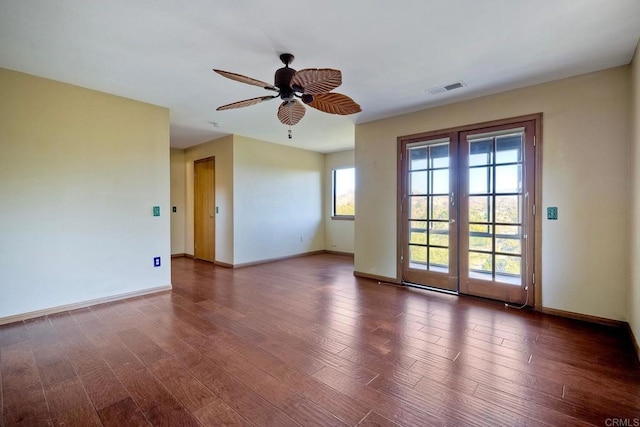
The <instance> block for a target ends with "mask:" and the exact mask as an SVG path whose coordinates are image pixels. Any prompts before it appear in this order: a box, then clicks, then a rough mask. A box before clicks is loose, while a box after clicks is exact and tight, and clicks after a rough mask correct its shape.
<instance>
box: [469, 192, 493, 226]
mask: <svg viewBox="0 0 640 427" xmlns="http://www.w3.org/2000/svg"><path fill="white" fill-rule="evenodd" d="M491 204H492V201H491V196H469V222H491V221H492V220H493V216H492V206H491Z"/></svg>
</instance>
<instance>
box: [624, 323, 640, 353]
mask: <svg viewBox="0 0 640 427" xmlns="http://www.w3.org/2000/svg"><path fill="white" fill-rule="evenodd" d="M627 331H628V332H629V338H630V339H631V343H632V344H633V349H634V350H635V351H636V357H637V358H638V361H640V346H639V345H638V340H637V339H636V336H635V335H634V334H633V329H631V325H630V324H628V323H627Z"/></svg>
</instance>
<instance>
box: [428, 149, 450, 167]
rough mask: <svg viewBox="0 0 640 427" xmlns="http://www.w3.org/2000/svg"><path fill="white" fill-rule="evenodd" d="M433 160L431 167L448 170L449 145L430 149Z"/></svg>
mask: <svg viewBox="0 0 640 427" xmlns="http://www.w3.org/2000/svg"><path fill="white" fill-rule="evenodd" d="M429 154H430V156H431V157H430V159H431V165H430V167H431V168H432V169H433V168H448V167H449V144H437V145H431V146H430V147H429Z"/></svg>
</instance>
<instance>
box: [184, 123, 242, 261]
mask: <svg viewBox="0 0 640 427" xmlns="http://www.w3.org/2000/svg"><path fill="white" fill-rule="evenodd" d="M209 157H215V191H216V206H217V207H218V213H217V214H216V219H215V221H216V222H215V228H216V232H215V238H216V247H215V260H216V262H220V263H223V264H228V265H232V264H233V263H234V256H233V246H234V244H233V239H234V238H233V212H234V209H233V191H234V189H233V136H232V135H229V136H225V137H223V138H219V139H216V140H213V141H209V142H205V143H204V144H200V145H196V146H194V147H190V148H187V149H186V150H185V151H184V161H185V171H186V179H185V183H186V187H185V201H186V209H185V230H186V231H185V250H184V252H185V253H186V254H189V255H193V254H194V251H193V232H194V228H193V226H194V224H193V209H194V208H193V162H194V161H196V160H200V159H206V158H209Z"/></svg>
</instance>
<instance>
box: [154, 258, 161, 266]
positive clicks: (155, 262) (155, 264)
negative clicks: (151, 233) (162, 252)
mask: <svg viewBox="0 0 640 427" xmlns="http://www.w3.org/2000/svg"><path fill="white" fill-rule="evenodd" d="M153 266H154V267H160V257H159V256H157V257H155V258H154V259H153Z"/></svg>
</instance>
